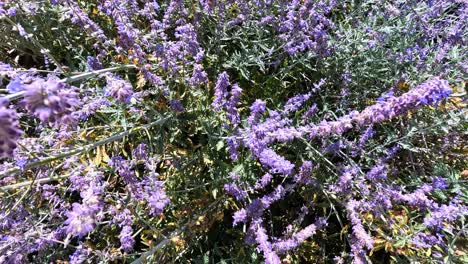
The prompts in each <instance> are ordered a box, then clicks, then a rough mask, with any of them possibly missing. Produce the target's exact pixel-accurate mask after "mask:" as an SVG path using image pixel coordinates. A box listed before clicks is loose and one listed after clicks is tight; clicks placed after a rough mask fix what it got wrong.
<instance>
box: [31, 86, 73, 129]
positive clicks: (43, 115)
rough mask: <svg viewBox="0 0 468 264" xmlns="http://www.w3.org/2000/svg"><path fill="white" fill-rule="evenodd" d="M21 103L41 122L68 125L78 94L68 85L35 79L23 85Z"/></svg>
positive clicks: (71, 118)
mask: <svg viewBox="0 0 468 264" xmlns="http://www.w3.org/2000/svg"><path fill="white" fill-rule="evenodd" d="M25 87H26V91H25V94H24V99H23V103H24V104H25V107H26V109H27V110H28V111H30V112H31V113H32V114H33V115H34V116H36V117H38V118H39V119H40V120H41V121H42V122H49V123H55V125H56V126H59V125H70V124H72V123H74V122H75V119H74V118H73V116H72V114H73V112H74V111H75V109H76V108H77V107H78V105H79V99H78V94H77V93H76V92H75V91H74V90H73V89H71V87H70V86H69V85H67V84H66V83H63V82H59V81H57V80H55V79H48V80H47V81H44V80H43V79H36V80H34V81H33V82H32V83H30V84H27V85H25Z"/></svg>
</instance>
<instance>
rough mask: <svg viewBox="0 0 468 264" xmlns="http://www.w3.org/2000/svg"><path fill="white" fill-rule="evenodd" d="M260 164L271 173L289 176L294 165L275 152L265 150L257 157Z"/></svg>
mask: <svg viewBox="0 0 468 264" xmlns="http://www.w3.org/2000/svg"><path fill="white" fill-rule="evenodd" d="M259 160H260V163H261V164H262V165H263V166H266V167H268V168H270V172H271V173H280V174H283V175H289V174H291V172H292V170H293V169H294V164H292V163H291V162H290V161H288V160H286V159H285V158H283V157H282V156H280V155H278V154H277V153H276V152H275V151H273V150H272V149H269V148H265V149H264V150H263V151H262V152H261V153H260V155H259Z"/></svg>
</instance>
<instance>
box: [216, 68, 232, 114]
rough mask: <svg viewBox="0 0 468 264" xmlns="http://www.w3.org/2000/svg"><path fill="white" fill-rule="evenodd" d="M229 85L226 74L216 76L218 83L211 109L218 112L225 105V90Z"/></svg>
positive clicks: (226, 94) (226, 92)
mask: <svg viewBox="0 0 468 264" xmlns="http://www.w3.org/2000/svg"><path fill="white" fill-rule="evenodd" d="M229 85H230V82H229V75H228V74H227V72H222V73H221V74H219V75H218V81H217V82H216V87H215V94H214V96H215V99H214V101H213V103H212V106H213V109H214V110H216V111H220V110H221V108H223V107H224V106H225V105H226V98H227V96H228V91H227V88H228V86H229Z"/></svg>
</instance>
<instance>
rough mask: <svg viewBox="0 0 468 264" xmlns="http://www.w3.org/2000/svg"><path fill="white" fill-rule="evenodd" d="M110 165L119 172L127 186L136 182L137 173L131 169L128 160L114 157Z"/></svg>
mask: <svg viewBox="0 0 468 264" xmlns="http://www.w3.org/2000/svg"><path fill="white" fill-rule="evenodd" d="M108 163H109V166H111V167H113V168H115V169H116V170H117V172H118V173H119V175H120V176H121V177H122V178H123V180H124V182H125V183H126V184H132V183H135V182H136V176H135V172H134V171H133V170H132V169H131V165H130V163H129V161H128V160H124V159H123V158H122V157H120V156H116V157H112V158H111V160H110V161H109V162H108Z"/></svg>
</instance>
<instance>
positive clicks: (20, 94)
mask: <svg viewBox="0 0 468 264" xmlns="http://www.w3.org/2000/svg"><path fill="white" fill-rule="evenodd" d="M122 69H136V66H135V65H133V64H126V65H120V66H116V67H110V68H105V69H101V70H97V71H91V72H85V73H81V74H78V75H74V76H70V77H67V78H64V79H62V80H60V81H61V82H67V83H72V82H77V81H81V80H83V79H87V78H90V77H94V76H96V75H99V74H103V73H106V72H114V71H118V70H122ZM24 93H25V92H24V91H21V92H17V93H14V94H9V95H6V96H4V97H3V98H4V99H8V100H10V101H12V100H16V99H19V98H21V97H23V96H24Z"/></svg>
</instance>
